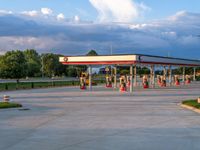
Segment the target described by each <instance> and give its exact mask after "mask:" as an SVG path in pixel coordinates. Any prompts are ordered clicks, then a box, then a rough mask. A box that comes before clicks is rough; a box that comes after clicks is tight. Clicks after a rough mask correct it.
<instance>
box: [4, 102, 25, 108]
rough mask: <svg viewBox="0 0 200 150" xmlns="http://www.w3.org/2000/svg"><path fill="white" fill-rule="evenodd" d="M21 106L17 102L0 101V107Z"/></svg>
mask: <svg viewBox="0 0 200 150" xmlns="http://www.w3.org/2000/svg"><path fill="white" fill-rule="evenodd" d="M17 107H22V105H21V104H19V103H14V102H0V109H6V108H17Z"/></svg>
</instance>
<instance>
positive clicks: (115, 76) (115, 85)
mask: <svg viewBox="0 0 200 150" xmlns="http://www.w3.org/2000/svg"><path fill="white" fill-rule="evenodd" d="M116 88H117V66H114V89H116Z"/></svg>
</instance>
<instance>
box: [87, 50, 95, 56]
mask: <svg viewBox="0 0 200 150" xmlns="http://www.w3.org/2000/svg"><path fill="white" fill-rule="evenodd" d="M86 55H87V56H97V55H98V53H97V52H96V51H95V50H90V51H89V52H88V53H87V54H86Z"/></svg>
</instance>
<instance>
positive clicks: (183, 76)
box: [182, 67, 185, 84]
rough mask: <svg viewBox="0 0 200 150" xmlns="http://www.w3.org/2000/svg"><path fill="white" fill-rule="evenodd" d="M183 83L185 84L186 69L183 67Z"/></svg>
mask: <svg viewBox="0 0 200 150" xmlns="http://www.w3.org/2000/svg"><path fill="white" fill-rule="evenodd" d="M182 81H183V84H185V67H183V76H182Z"/></svg>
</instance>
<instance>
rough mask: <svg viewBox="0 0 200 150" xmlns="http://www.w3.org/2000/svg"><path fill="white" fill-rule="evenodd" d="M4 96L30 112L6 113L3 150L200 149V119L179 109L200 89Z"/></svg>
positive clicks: (0, 137) (0, 127)
mask: <svg viewBox="0 0 200 150" xmlns="http://www.w3.org/2000/svg"><path fill="white" fill-rule="evenodd" d="M4 94H8V95H10V96H11V98H12V100H13V101H17V102H21V103H22V104H23V105H24V107H25V108H29V109H30V110H26V111H23V110H18V109H7V110H0V149H1V150H40V149H41V150H140V149H141V150H143V149H144V150H151V149H152V150H155V149H159V150H160V149H162V150H173V149H176V150H188V149H190V150H193V149H194V150H199V149H200V144H199V141H200V114H198V113H195V112H192V111H190V110H186V109H184V108H181V107H180V106H178V105H177V104H178V103H179V102H181V101H182V100H184V99H193V98H197V97H198V96H200V83H196V84H192V85H190V86H185V87H182V88H180V87H179V88H163V89H147V90H143V89H135V90H134V93H133V94H130V93H128V92H127V93H119V92H118V91H113V90H110V89H106V90H105V89H104V88H103V87H94V88H93V92H87V91H86V92H85V91H80V90H79V89H78V88H76V87H71V88H70V87H62V88H50V89H34V90H21V91H12V92H1V93H0V97H2V96H3V95H4Z"/></svg>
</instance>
